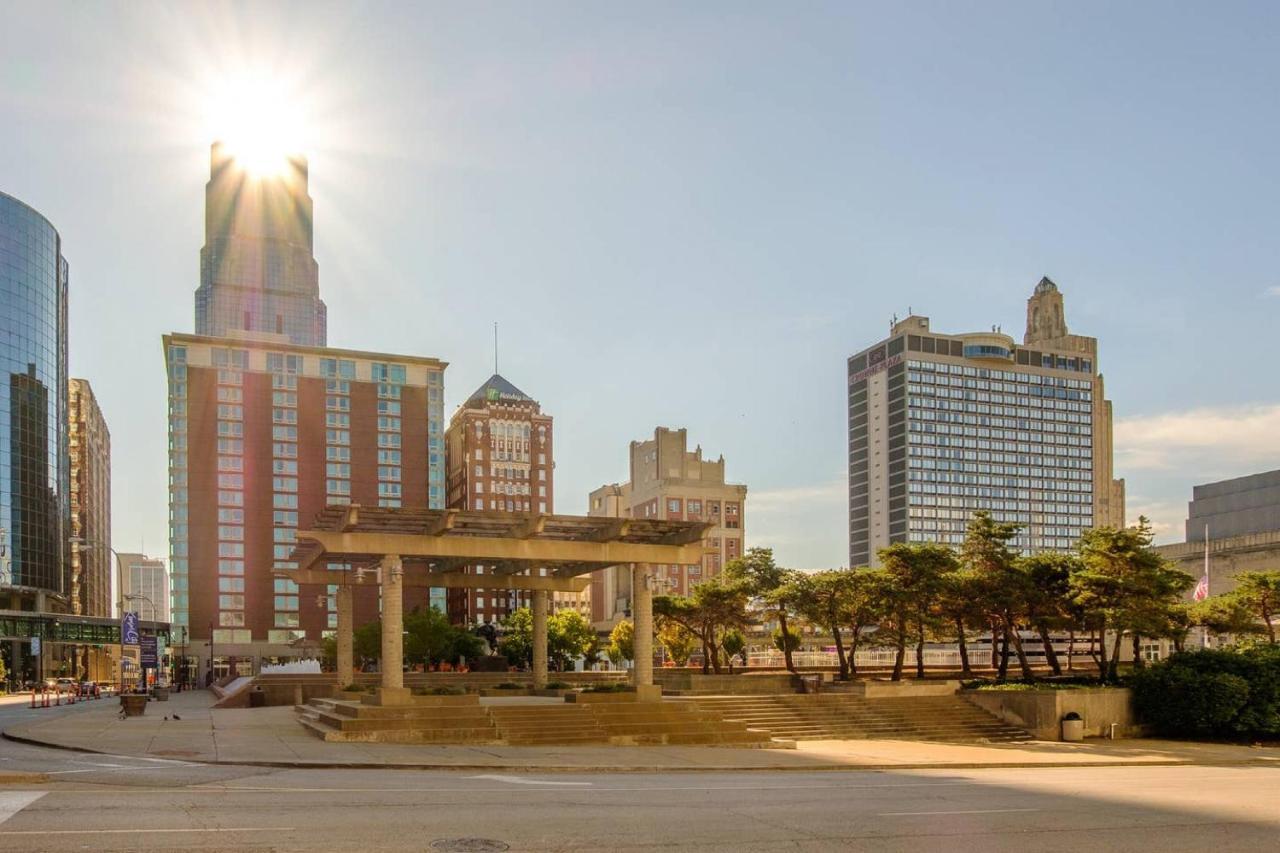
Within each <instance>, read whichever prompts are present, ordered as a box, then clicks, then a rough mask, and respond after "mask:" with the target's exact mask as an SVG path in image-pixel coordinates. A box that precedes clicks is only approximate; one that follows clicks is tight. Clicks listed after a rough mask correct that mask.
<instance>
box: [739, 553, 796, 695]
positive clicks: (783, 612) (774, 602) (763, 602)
mask: <svg viewBox="0 0 1280 853" xmlns="http://www.w3.org/2000/svg"><path fill="white" fill-rule="evenodd" d="M798 574H799V573H798V572H796V571H795V570H793V569H784V568H782V567H781V566H779V565H778V564H777V563H776V562H774V559H773V549H772V548H748V549H747V553H746V554H744V555H742V556H741V557H739V558H737V559H736V560H730V561H729V562H728V563H726V564H725V567H724V575H725V577H726V578H727V579H728V580H729V581H730V582H737V583H740V584H742V586H743V587H744V588H745V590H746V592H747V595H749V596H751V597H752V598H753V599H755V600H756V602H757V604H758V605H759V607H760V609H761V610H762V611H763V612H764V613H767V614H768V616H769V617H770V618H773V619H776V620H777V622H778V629H779V630H780V631H782V633H783V634H784V635H785V634H788V633H790V632H789V629H788V627H787V619H788V616H789V613H790V612H791V611H793V609H794V607H795V603H796V599H797V597H798V595H799V593H800V590H799V587H798V586H797V576H798ZM781 651H782V656H783V659H784V660H785V661H786V666H787V671H788V672H795V671H796V666H795V662H794V661H792V659H791V653H792V652H793V651H794V649H793V648H785V647H784V648H782V649H781Z"/></svg>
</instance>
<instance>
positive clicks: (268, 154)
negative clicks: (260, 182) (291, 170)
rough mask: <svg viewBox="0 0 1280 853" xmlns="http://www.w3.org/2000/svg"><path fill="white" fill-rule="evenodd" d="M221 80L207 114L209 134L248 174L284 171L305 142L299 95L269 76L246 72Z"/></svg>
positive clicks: (264, 174) (268, 175) (260, 174)
mask: <svg viewBox="0 0 1280 853" xmlns="http://www.w3.org/2000/svg"><path fill="white" fill-rule="evenodd" d="M220 82H221V84H222V85H221V86H220V87H219V88H220V91H219V92H218V93H217V95H216V96H215V97H214V98H212V100H211V104H210V109H209V113H208V119H207V121H208V126H209V133H210V134H211V136H212V137H213V138H214V139H218V140H221V141H222V142H224V143H225V144H226V146H227V150H228V151H229V152H230V153H231V155H232V157H234V158H235V160H236V162H238V163H239V164H240V165H242V166H243V167H244V169H245V171H247V172H249V173H250V174H252V175H255V176H258V177H271V176H276V175H281V174H284V172H285V170H286V167H287V166H288V164H289V158H290V157H291V156H293V155H296V154H300V153H302V151H303V146H304V144H305V140H304V139H303V135H304V121H303V119H302V115H301V112H300V110H299V108H298V99H297V98H296V97H294V96H293V95H292V93H290V92H289V91H288V90H287V87H286V86H285V85H283V83H282V82H281V80H280V79H279V78H277V77H275V76H272V75H269V74H261V73H254V72H245V73H242V74H239V75H235V76H231V77H228V78H226V79H224V80H222V81H220Z"/></svg>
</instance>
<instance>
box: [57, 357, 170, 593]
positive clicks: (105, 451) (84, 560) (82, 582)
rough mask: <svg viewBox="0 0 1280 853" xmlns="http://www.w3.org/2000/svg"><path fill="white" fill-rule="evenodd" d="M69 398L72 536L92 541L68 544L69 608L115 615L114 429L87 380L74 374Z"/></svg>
mask: <svg viewBox="0 0 1280 853" xmlns="http://www.w3.org/2000/svg"><path fill="white" fill-rule="evenodd" d="M67 398H68V418H67V420H68V425H69V427H70V447H71V454H70V456H71V536H72V537H74V538H78V539H82V540H84V541H85V542H86V543H90V544H88V545H86V546H85V547H83V548H69V549H68V553H69V555H70V559H71V596H70V597H71V612H72V613H73V614H75V615H76V616H111V615H112V608H113V606H114V603H113V601H112V598H111V551H110V550H108V546H109V545H110V544H111V433H110V432H109V431H108V430H107V422H106V420H105V419H104V418H103V417H102V409H100V408H98V401H97V399H96V398H95V397H94V395H93V388H91V387H90V386H89V383H88V382H87V381H86V380H84V379H72V380H71V381H70V383H69V384H68V389H67ZM167 604H168V602H166V605H167Z"/></svg>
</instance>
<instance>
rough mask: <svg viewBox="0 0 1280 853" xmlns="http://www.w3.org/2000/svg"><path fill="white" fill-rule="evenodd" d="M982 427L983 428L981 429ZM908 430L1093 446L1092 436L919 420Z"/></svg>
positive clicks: (970, 418) (967, 420) (1007, 440)
mask: <svg viewBox="0 0 1280 853" xmlns="http://www.w3.org/2000/svg"><path fill="white" fill-rule="evenodd" d="M958 417H961V418H964V420H965V422H966V423H970V422H972V421H973V420H976V418H975V417H971V416H969V415H961V416H958ZM980 427H981V428H980ZM908 429H910V430H912V431H913V432H920V433H924V434H925V435H926V436H928V435H935V434H938V435H952V436H968V437H970V438H974V439H976V438H978V436H983V437H984V438H994V439H1003V440H1004V441H1005V442H1021V444H1020V445H1019V447H1020V448H1021V446H1022V445H1027V446H1029V442H1032V441H1036V442H1040V443H1042V444H1068V445H1073V446H1075V447H1089V446H1091V445H1092V444H1093V439H1092V435H1091V434H1084V435H1071V434H1066V433H1059V432H1056V431H1055V432H1048V431H1046V432H1039V433H1032V432H1028V431H1026V430H1012V429H1000V428H997V427H987V426H982V425H974V426H959V425H957V426H951V425H950V424H949V423H922V422H921V421H918V420H914V419H913V420H912V421H911V423H910V425H909V426H908Z"/></svg>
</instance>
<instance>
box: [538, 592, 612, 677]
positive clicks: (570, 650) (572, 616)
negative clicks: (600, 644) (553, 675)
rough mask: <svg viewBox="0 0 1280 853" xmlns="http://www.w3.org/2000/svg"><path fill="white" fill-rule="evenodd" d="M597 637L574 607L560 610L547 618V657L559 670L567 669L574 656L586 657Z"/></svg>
mask: <svg viewBox="0 0 1280 853" xmlns="http://www.w3.org/2000/svg"><path fill="white" fill-rule="evenodd" d="M530 621H532V620H530ZM595 639H596V632H595V630H594V629H593V628H592V627H591V624H590V623H589V622H587V619H586V617H585V616H583V615H582V614H581V613H579V612H578V611H577V610H575V609H573V608H570V607H566V608H564V609H562V610H558V611H556V613H555V614H554V615H552V616H551V617H550V618H548V619H547V657H548V658H549V659H550V660H551V661H553V662H554V664H555V668H556V669H557V670H558V671H561V672H563V671H565V670H567V669H568V668H569V665H570V664H571V662H572V661H573V659H574V658H578V657H584V656H585V655H586V653H587V652H588V651H589V650H590V649H591V645H592V644H593V643H594V642H595Z"/></svg>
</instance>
